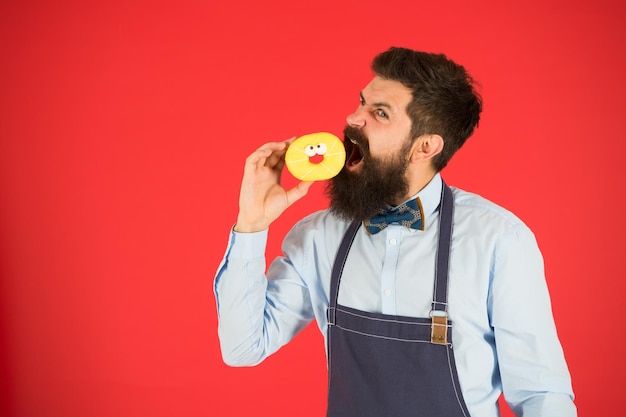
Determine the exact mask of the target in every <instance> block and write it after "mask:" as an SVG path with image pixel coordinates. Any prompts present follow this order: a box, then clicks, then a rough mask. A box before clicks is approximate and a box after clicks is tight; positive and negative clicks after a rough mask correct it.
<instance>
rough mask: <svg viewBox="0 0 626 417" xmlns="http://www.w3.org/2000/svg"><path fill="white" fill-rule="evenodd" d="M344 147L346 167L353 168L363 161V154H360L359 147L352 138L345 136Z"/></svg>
mask: <svg viewBox="0 0 626 417" xmlns="http://www.w3.org/2000/svg"><path fill="white" fill-rule="evenodd" d="M344 146H345V147H346V153H347V154H348V158H347V159H346V167H348V168H350V167H354V166H356V165H358V164H359V162H361V161H362V160H363V154H362V153H361V147H360V146H359V144H358V143H357V142H356V141H355V140H354V139H352V138H350V137H348V136H346V137H345V139H344Z"/></svg>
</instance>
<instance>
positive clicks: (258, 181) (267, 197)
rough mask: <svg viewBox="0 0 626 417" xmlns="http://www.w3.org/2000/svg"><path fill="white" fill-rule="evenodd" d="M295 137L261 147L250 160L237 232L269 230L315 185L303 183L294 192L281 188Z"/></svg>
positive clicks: (244, 181) (246, 165) (242, 190)
mask: <svg viewBox="0 0 626 417" xmlns="http://www.w3.org/2000/svg"><path fill="white" fill-rule="evenodd" d="M294 139H295V137H293V138H291V139H288V140H286V141H284V142H270V143H266V144H265V145H263V146H261V147H260V148H259V149H257V150H256V151H255V152H254V153H252V155H250V156H249V157H248V158H247V159H246V164H245V166H244V171H243V181H242V183H241V191H240V194H239V215H238V216H237V224H235V229H234V230H235V231H236V232H240V233H250V232H258V231H261V230H264V229H267V228H268V227H269V225H270V223H272V222H273V221H274V220H276V219H277V218H278V216H280V215H281V214H282V213H283V212H284V211H285V210H286V209H287V207H289V206H291V205H292V204H293V203H295V202H296V201H298V200H299V199H301V198H302V197H304V196H305V195H306V194H307V192H308V191H309V188H310V187H311V185H312V184H313V183H312V182H301V183H299V184H298V185H296V186H295V187H293V188H292V189H290V190H285V188H283V186H282V185H280V175H281V173H282V170H283V168H284V166H285V153H286V152H287V148H288V147H289V144H290V143H291V142H292V141H293V140H294Z"/></svg>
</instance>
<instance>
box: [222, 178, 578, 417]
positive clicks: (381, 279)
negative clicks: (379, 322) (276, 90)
mask: <svg viewBox="0 0 626 417" xmlns="http://www.w3.org/2000/svg"><path fill="white" fill-rule="evenodd" d="M441 188H442V180H441V177H440V176H439V175H436V176H435V177H434V178H433V180H432V181H431V182H430V183H429V184H428V185H427V186H426V187H425V188H424V189H423V190H422V191H420V192H419V193H418V194H417V196H419V198H420V200H421V202H422V206H423V208H424V213H425V228H424V231H419V230H413V229H408V228H406V227H403V226H400V225H390V226H389V227H387V228H385V229H384V230H383V231H381V232H379V233H377V234H375V235H369V234H368V233H367V231H366V230H365V228H364V227H361V228H360V229H359V231H358V233H357V236H356V238H355V241H354V244H353V245H352V249H351V250H350V253H349V255H348V259H347V262H346V266H345V268H344V272H343V275H342V279H341V286H340V290H339V298H338V302H339V304H342V305H345V306H347V307H353V308H356V309H360V310H365V311H370V312H376V313H384V314H392V315H400V316H410V317H428V316H429V313H430V308H431V302H432V296H433V284H434V276H435V252H436V247H437V234H438V223H439V212H438V204H439V199H440V195H441ZM453 194H454V198H455V210H454V223H453V232H452V248H451V255H450V256H451V257H450V271H449V295H448V302H449V311H448V312H449V316H450V319H451V320H452V322H453V323H454V326H453V333H452V341H453V345H454V355H455V360H456V364H457V370H458V376H459V382H460V384H461V389H462V392H463V396H464V398H465V402H466V404H467V407H468V409H469V411H470V413H471V415H472V416H477V417H496V416H498V415H499V414H498V411H497V405H496V402H497V399H498V397H499V395H500V393H501V392H502V391H504V395H505V398H506V400H507V402H508V403H509V405H510V406H511V408H512V409H513V411H514V412H515V414H516V415H518V416H521V415H522V414H523V415H524V417H539V416H544V417H545V416H549V417H553V416H554V417H557V416H558V417H573V416H576V408H575V406H574V403H573V398H574V395H573V392H572V386H571V381H570V375H569V371H568V369H567V365H566V362H565V359H564V355H563V350H562V348H561V345H560V342H559V340H558V337H557V333H556V328H555V325H554V320H553V316H552V310H551V305H550V296H549V294H548V288H547V286H546V281H545V277H544V267H543V259H542V256H541V253H540V252H539V249H538V246H537V243H536V240H535V237H534V235H533V234H532V232H531V231H530V229H528V227H526V225H524V223H522V222H521V221H520V220H519V219H518V218H517V217H515V216H514V215H513V214H512V213H510V212H509V211H507V210H505V209H503V208H501V207H499V206H497V205H495V204H493V203H491V202H489V201H487V200H485V199H484V198H482V197H480V196H478V195H476V194H472V193H468V192H465V191H462V190H460V189H457V188H453ZM348 225H349V223H347V222H345V221H343V220H340V219H338V218H337V217H336V216H334V215H332V214H331V213H330V212H329V211H327V210H325V211H320V212H317V213H313V214H311V215H309V216H308V217H306V218H304V219H303V220H301V221H300V222H299V223H297V224H296V225H295V226H294V227H293V229H292V230H291V231H290V232H289V233H288V234H287V236H286V237H285V239H284V241H283V253H284V256H283V257H279V258H277V259H275V260H274V262H273V263H272V264H271V265H270V268H269V270H268V271H267V274H265V270H266V263H265V246H266V242H267V230H265V231H262V232H258V233H245V234H244V233H236V232H232V233H231V236H230V241H229V244H228V248H227V251H226V255H225V257H224V259H223V261H222V263H221V264H220V266H219V269H218V271H217V276H216V278H215V287H214V290H215V294H216V299H217V306H218V317H219V327H218V333H219V338H220V343H221V349H222V355H223V358H224V361H225V362H226V363H227V364H229V365H231V366H250V365H255V364H258V363H259V362H261V361H262V360H263V359H265V358H266V357H268V356H269V355H271V354H272V353H274V352H276V351H277V350H278V349H279V348H280V347H281V346H283V345H284V344H286V343H287V342H289V341H290V340H291V339H292V338H293V337H294V336H295V335H296V334H297V333H298V332H299V331H300V330H302V329H303V328H304V327H305V326H306V325H307V324H309V323H310V322H311V321H312V320H313V319H315V320H316V322H317V325H318V327H319V329H320V331H321V332H322V334H323V335H324V338H326V331H327V320H326V308H327V307H328V299H329V298H328V293H329V286H330V275H331V269H332V266H333V262H334V260H335V255H336V253H337V249H338V247H339V243H340V241H341V238H342V237H343V235H344V233H345V231H346V229H347V227H348Z"/></svg>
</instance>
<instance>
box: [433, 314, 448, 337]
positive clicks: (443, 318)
mask: <svg viewBox="0 0 626 417" xmlns="http://www.w3.org/2000/svg"><path fill="white" fill-rule="evenodd" d="M430 317H431V319H432V321H431V326H430V341H431V343H434V344H436V345H447V344H448V313H446V312H445V311H441V310H433V311H431V312H430Z"/></svg>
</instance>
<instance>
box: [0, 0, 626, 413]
mask: <svg viewBox="0 0 626 417" xmlns="http://www.w3.org/2000/svg"><path fill="white" fill-rule="evenodd" d="M214 3H223V4H222V5H218V6H216V5H213V4H214ZM227 3H229V4H228V5H226V4H227ZM623 10H624V8H623V6H622V5H621V2H620V1H618V0H615V1H608V0H595V1H590V0H587V1H564V0H563V1H560V0H559V1H546V0H529V1H526V2H503V1H497V0H492V1H483V2H468V1H458V2H443V1H441V2H437V1H416V0H411V1H409V0H406V1H400V0H390V1H369V0H362V1H358V2H356V1H355V2H347V1H345V2H340V1H337V0H320V1H317V2H315V3H308V2H287V1H285V2H282V3H280V2H275V1H268V2H260V1H253V0H246V1H244V2H226V1H224V2H217V1H213V2H211V1H209V2H207V1H186V0H179V1H171V2H155V1H149V2H148V1H146V2H128V1H108V2H100V3H97V5H96V2H86V1H74V2H69V1H56V2H44V1H32V0H31V1H28V0H24V1H19V2H3V3H2V5H1V6H0V56H1V59H2V64H1V65H0V384H1V386H0V388H1V390H0V392H1V394H0V395H1V397H0V415H2V416H10V417H27V416H28V417H31V416H46V417H61V416H62V417H79V416H80V417H83V416H92V417H100V416H116V417H124V416H133V417H135V416H137V417H138V416H152V417H158V416H188V417H193V416H242V415H248V414H249V413H250V412H251V411H254V414H255V415H263V416H293V415H298V416H300V415H302V416H321V415H323V410H324V407H325V395H326V382H325V378H326V370H325V362H324V348H323V345H322V339H321V336H320V335H319V333H318V332H317V330H316V329H315V328H314V326H311V327H309V328H308V329H307V330H306V331H305V333H304V334H303V335H301V336H298V337H297V338H296V340H294V342H293V343H292V344H291V345H289V346H287V347H286V348H284V349H283V350H281V351H280V352H279V353H278V354H277V355H275V356H274V357H272V358H270V359H269V360H268V361H266V363H264V364H262V365H260V366H258V367H256V368H248V369H230V368H228V367H226V366H225V365H223V364H222V362H221V359H220V354H219V349H218V341H217V336H216V313H215V301H214V297H213V294H212V280H213V275H214V272H215V269H216V268H217V265H218V263H219V261H220V259H221V256H222V254H223V251H224V247H225V243H226V239H227V236H228V232H229V228H230V226H231V224H232V223H233V222H234V220H235V217H236V211H237V194H238V186H239V182H240V176H241V172H242V164H243V160H244V158H245V157H246V156H247V155H248V154H249V153H250V152H251V151H252V150H254V149H255V148H256V147H257V146H259V145H260V144H262V143H264V142H266V141H270V140H281V139H285V138H288V137H290V136H292V135H299V134H304V133H310V132H314V131H319V130H329V131H332V132H336V133H340V131H341V129H342V127H343V125H344V121H345V116H346V115H347V114H349V113H350V112H351V111H352V110H353V109H354V108H355V107H356V105H357V103H358V92H359V90H360V89H361V88H362V87H363V86H364V85H365V84H366V83H367V82H368V81H369V79H370V74H369V70H368V65H369V61H370V59H371V58H372V56H373V55H374V54H376V53H377V52H380V51H381V50H383V49H386V48H387V47H388V46H390V45H402V46H408V47H413V48H417V49H423V50H428V51H434V52H445V53H446V54H447V55H448V56H450V57H451V58H453V59H455V60H457V61H459V62H461V63H463V64H464V65H465V66H466V67H467V68H468V69H469V70H470V72H471V73H472V74H474V76H475V78H476V79H477V80H478V81H479V82H480V83H481V84H482V94H483V96H484V101H485V110H484V115H483V120H482V122H481V126H480V129H479V130H478V132H477V133H476V134H475V136H474V137H473V138H472V139H470V141H469V142H468V143H467V144H466V147H465V148H464V149H462V150H461V151H460V153H459V154H458V155H457V156H456V158H455V160H453V162H452V164H451V165H450V167H449V168H447V169H446V170H445V172H444V176H445V178H446V180H447V181H448V182H449V183H451V184H453V185H456V186H459V187H462V188H465V189H467V190H471V191H475V192H478V193H480V194H483V195H484V196H486V197H488V198H490V199H492V200H493V201H495V202H497V203H500V204H502V205H504V206H505V207H507V208H509V209H511V210H512V211H514V212H515V213H516V214H518V215H519V216H520V217H521V218H522V219H524V220H525V221H526V222H527V223H528V224H529V225H530V226H531V228H532V229H533V230H534V231H535V233H536V235H537V238H538V240H539V243H540V246H541V248H542V251H543V253H544V256H545V259H546V269H547V276H548V284H549V287H550V290H551V293H552V297H553V308H554V314H555V317H556V320H557V324H558V328H559V334H560V337H561V340H562V343H563V346H564V349H565V353H566V357H567V359H568V362H569V365H570V368H571V372H572V376H573V382H574V388H575V391H576V394H577V401H576V402H577V404H578V407H579V410H580V414H581V415H597V416H598V415H616V412H617V410H620V409H621V408H622V407H619V408H618V404H619V405H621V403H622V401H621V395H622V389H623V387H624V384H623V381H622V376H623V375H624V373H625V372H626V365H625V363H626V362H625V361H624V360H623V356H624V353H625V352H624V350H625V349H624V335H623V333H622V332H621V329H623V327H624V325H623V323H622V322H621V318H622V317H623V316H624V313H625V312H626V308H625V307H624V303H623V297H622V293H623V292H624V290H625V287H624V268H623V266H621V265H619V264H620V263H621V262H623V257H624V253H623V252H624V251H623V242H622V239H621V237H622V236H623V235H624V233H625V232H626V227H625V226H626V222H625V220H624V215H623V213H622V212H621V210H620V209H622V208H623V206H624V203H625V201H624V200H625V199H624V195H623V193H624V178H625V176H624V174H625V168H624V166H625V165H626V164H625V163H624V156H625V145H624V134H623V132H622V131H621V129H619V125H620V124H621V123H623V121H624V116H625V115H624V113H625V105H624V95H625V93H626V82H625V81H624V78H623V77H624V75H623V74H624V73H625V71H626V63H625V61H626V59H625V54H624V44H625V43H626V35H625V34H626V31H625V30H624V22H625V21H626V14H625V13H624V11H623ZM287 182H291V180H290V179H289V178H288V179H287ZM322 189H323V186H322V185H321V184H317V185H316V186H315V187H314V188H313V190H312V192H311V195H310V196H308V197H307V199H306V200H304V201H302V202H299V203H298V204H297V205H296V206H294V207H293V208H291V209H289V210H288V212H287V213H286V214H285V215H284V216H283V217H282V218H281V219H280V220H279V221H278V222H277V223H276V224H275V225H274V226H273V228H272V231H271V235H270V244H269V253H268V256H270V257H273V256H275V255H276V254H277V253H278V250H279V242H280V238H281V236H282V235H283V234H284V233H285V231H286V230H287V229H288V227H289V226H290V225H291V224H292V223H293V222H294V221H295V220H296V219H298V218H300V217H301V216H303V215H304V214H305V213H308V212H310V211H311V210H313V209H317V208H321V207H325V205H326V202H325V200H324V198H323V194H322V192H321V191H322Z"/></svg>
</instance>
